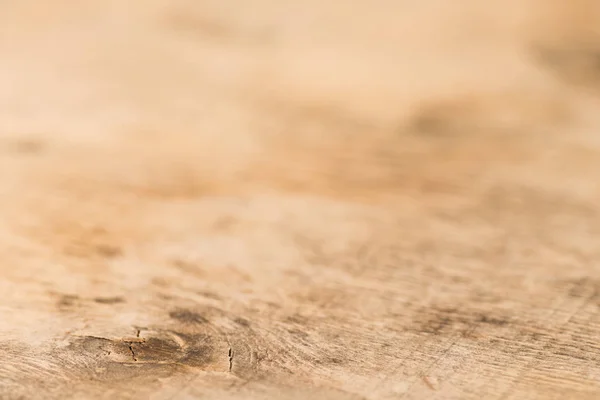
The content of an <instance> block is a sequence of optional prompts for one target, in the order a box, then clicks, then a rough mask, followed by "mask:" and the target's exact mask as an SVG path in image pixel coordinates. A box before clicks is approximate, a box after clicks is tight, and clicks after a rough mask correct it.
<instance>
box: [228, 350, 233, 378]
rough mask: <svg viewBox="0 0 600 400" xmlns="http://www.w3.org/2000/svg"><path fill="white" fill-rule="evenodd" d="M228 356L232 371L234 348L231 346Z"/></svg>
mask: <svg viewBox="0 0 600 400" xmlns="http://www.w3.org/2000/svg"><path fill="white" fill-rule="evenodd" d="M228 357H229V372H231V368H233V349H232V348H231V347H230V348H229V353H228Z"/></svg>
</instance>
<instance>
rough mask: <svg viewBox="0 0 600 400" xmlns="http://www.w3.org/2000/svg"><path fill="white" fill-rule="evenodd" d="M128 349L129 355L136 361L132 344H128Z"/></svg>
mask: <svg viewBox="0 0 600 400" xmlns="http://www.w3.org/2000/svg"><path fill="white" fill-rule="evenodd" d="M129 351H131V356H132V357H133V361H137V358H136V357H135V352H134V351H133V345H131V344H130V345H129Z"/></svg>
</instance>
